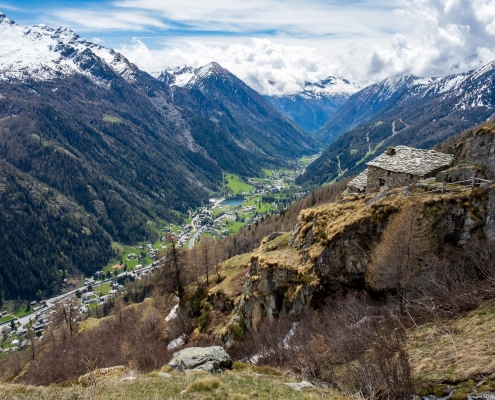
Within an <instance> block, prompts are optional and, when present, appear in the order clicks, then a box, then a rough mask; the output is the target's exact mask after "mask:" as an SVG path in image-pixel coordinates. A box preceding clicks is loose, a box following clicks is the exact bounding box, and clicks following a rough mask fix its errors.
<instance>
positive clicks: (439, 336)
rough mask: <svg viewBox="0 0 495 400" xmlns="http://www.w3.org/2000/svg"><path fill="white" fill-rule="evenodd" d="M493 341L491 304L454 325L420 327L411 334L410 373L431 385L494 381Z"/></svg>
mask: <svg viewBox="0 0 495 400" xmlns="http://www.w3.org/2000/svg"><path fill="white" fill-rule="evenodd" d="M450 332H452V335H451V334H450ZM494 341H495V305H494V304H490V305H487V306H484V307H482V308H480V309H478V310H475V311H472V312H470V313H469V314H467V315H466V316H464V317H462V318H460V319H458V320H455V321H449V322H447V323H444V324H441V325H440V324H439V325H433V324H428V325H425V326H421V327H419V329H416V330H413V331H412V332H411V334H410V349H409V354H410V356H411V361H412V365H413V372H414V374H415V375H416V377H418V378H419V379H421V380H425V381H430V382H431V381H433V382H442V381H446V380H448V381H451V382H459V381H466V380H469V379H471V378H476V377H479V376H486V377H490V378H491V379H494V378H495V352H494V350H493V343H494Z"/></svg>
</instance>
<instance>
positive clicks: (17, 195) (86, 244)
mask: <svg viewBox="0 0 495 400" xmlns="http://www.w3.org/2000/svg"><path fill="white" fill-rule="evenodd" d="M0 226H1V227H2V229H1V230H0V258H1V260H2V264H1V268H0V304H1V303H2V300H3V299H15V298H18V297H20V298H22V299H25V298H34V297H40V296H41V295H50V294H52V293H53V292H54V290H56V289H57V288H58V287H59V286H60V284H61V283H62V281H63V279H64V278H65V277H66V276H68V274H71V273H74V272H78V273H79V272H83V273H85V274H92V273H94V272H95V271H96V269H98V266H101V265H104V264H106V263H107V262H108V261H110V259H111V258H112V257H113V251H112V249H111V246H110V244H111V242H110V237H109V236H108V234H106V233H105V232H104V230H103V229H102V228H101V227H100V226H99V225H98V221H97V219H96V218H95V217H94V216H92V215H90V214H88V213H86V212H85V211H84V209H83V208H82V207H80V206H78V205H77V204H75V203H74V202H73V201H71V200H69V199H68V198H67V197H65V196H63V195H61V194H60V193H59V192H57V191H56V190H53V189H51V188H49V187H48V186H46V185H43V184H40V183H39V182H37V181H36V180H35V179H33V178H31V177H29V176H27V175H25V174H23V173H20V172H19V171H18V170H16V169H15V168H13V167H12V166H10V165H8V164H7V163H5V162H4V161H0ZM20 227H21V228H22V229H19V228H20Z"/></svg>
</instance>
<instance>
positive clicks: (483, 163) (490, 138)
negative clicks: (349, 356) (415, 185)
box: [437, 126, 495, 182]
mask: <svg viewBox="0 0 495 400" xmlns="http://www.w3.org/2000/svg"><path fill="white" fill-rule="evenodd" d="M473 176H474V177H476V178H482V179H488V180H491V181H494V180H495V129H493V127H490V126H488V127H483V128H481V129H480V130H478V131H477V132H476V133H475V134H474V136H473V137H471V138H469V139H468V140H466V141H465V142H460V143H459V144H458V145H457V148H456V150H455V154H454V159H453V161H452V168H450V169H448V170H446V171H443V172H441V173H440V174H438V175H437V181H440V182H441V181H445V182H457V181H463V180H469V179H471V178H472V177H473Z"/></svg>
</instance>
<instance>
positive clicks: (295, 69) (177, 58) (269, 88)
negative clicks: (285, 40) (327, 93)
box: [120, 39, 331, 95]
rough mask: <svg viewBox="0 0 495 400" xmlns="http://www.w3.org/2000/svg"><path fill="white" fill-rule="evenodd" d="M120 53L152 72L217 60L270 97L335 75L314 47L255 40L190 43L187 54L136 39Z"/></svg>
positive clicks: (297, 89)
mask: <svg viewBox="0 0 495 400" xmlns="http://www.w3.org/2000/svg"><path fill="white" fill-rule="evenodd" d="M120 51H121V52H122V53H123V54H124V55H125V56H126V57H128V58H129V60H130V61H132V62H134V63H135V64H137V65H138V66H140V67H141V68H143V69H145V70H147V71H150V72H151V71H158V70H162V69H165V68H167V67H176V66H178V65H184V64H186V65H192V66H194V67H199V66H202V65H205V64H207V63H209V62H211V61H216V62H218V63H219V64H220V65H222V66H223V67H225V68H227V69H228V70H229V71H231V72H232V73H234V74H235V75H236V76H238V77H239V78H240V79H242V80H243V81H244V82H246V83H247V84H248V85H250V86H251V87H252V88H254V89H255V90H257V91H259V92H260V93H263V94H269V95H282V94H291V93H296V92H299V91H300V90H301V88H302V87H304V83H305V82H308V81H309V82H317V81H319V80H322V79H324V78H326V77H328V76H329V75H330V74H331V65H329V62H328V61H327V60H325V59H324V58H323V57H322V56H319V55H318V54H317V52H316V50H315V49H314V48H309V47H305V46H290V45H284V44H280V43H274V42H273V41H270V40H268V39H253V40H252V45H251V46H247V45H244V44H234V45H231V46H229V47H227V48H226V49H222V48H220V47H211V46H206V45H203V44H201V43H197V42H190V43H189V48H188V49H187V51H186V50H181V49H177V48H175V49H171V50H169V49H165V50H159V51H152V50H150V49H148V48H147V47H146V45H145V44H144V43H143V42H142V41H140V40H138V39H135V40H134V41H133V42H132V43H131V44H130V45H124V46H123V47H122V48H121V49H120ZM270 82H272V83H270Z"/></svg>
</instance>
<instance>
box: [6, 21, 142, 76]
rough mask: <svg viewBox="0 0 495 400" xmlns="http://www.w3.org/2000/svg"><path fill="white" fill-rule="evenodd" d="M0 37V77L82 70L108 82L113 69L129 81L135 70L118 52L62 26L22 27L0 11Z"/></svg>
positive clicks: (57, 74)
mask: <svg viewBox="0 0 495 400" xmlns="http://www.w3.org/2000/svg"><path fill="white" fill-rule="evenodd" d="M0 37H1V38H2V40H1V41H0V80H4V81H13V82H15V81H26V80H29V79H33V80H37V81H46V80H52V79H55V78H60V77H63V76H71V75H74V74H83V75H86V76H88V77H89V78H91V79H92V80H93V81H95V82H98V83H102V84H108V83H109V82H110V81H111V80H112V79H113V78H114V77H115V73H116V74H120V75H121V76H122V77H124V79H126V80H128V81H132V80H133V79H134V74H135V72H136V71H137V67H136V66H134V65H133V64H131V63H130V62H129V61H128V60H127V59H126V58H125V57H124V56H122V55H121V54H119V53H117V52H115V51H114V50H111V49H107V48H105V47H102V46H100V45H98V44H95V43H92V42H89V41H87V40H86V39H83V38H81V37H80V36H79V35H77V34H76V33H75V32H74V31H72V30H71V29H68V28H65V27H59V28H57V29H54V28H51V27H49V26H47V25H44V24H41V25H34V26H27V27H22V26H20V25H18V24H16V23H15V22H14V21H12V20H11V19H9V18H8V17H7V16H6V15H5V14H0Z"/></svg>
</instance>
